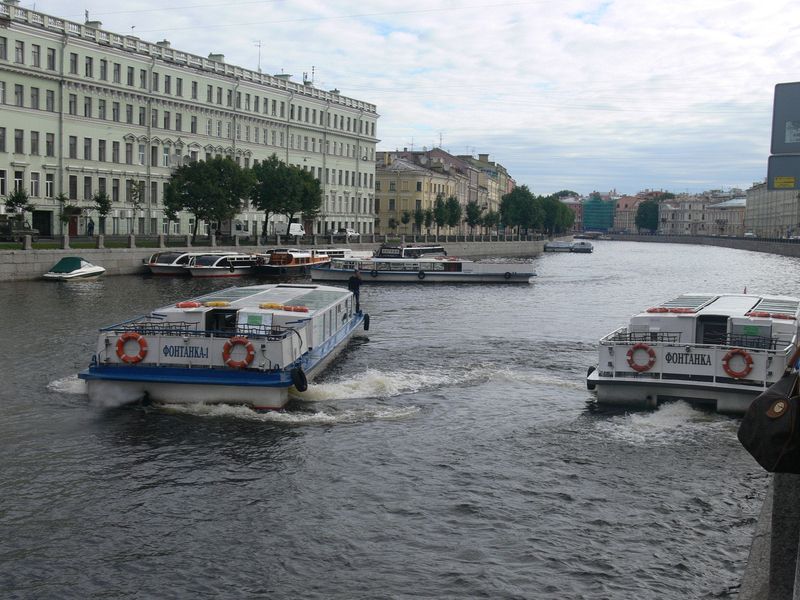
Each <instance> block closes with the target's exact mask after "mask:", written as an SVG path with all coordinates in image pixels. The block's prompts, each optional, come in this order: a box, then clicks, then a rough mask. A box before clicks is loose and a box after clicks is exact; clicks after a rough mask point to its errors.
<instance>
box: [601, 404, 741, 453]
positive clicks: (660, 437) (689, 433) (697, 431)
mask: <svg viewBox="0 0 800 600" xmlns="http://www.w3.org/2000/svg"><path fill="white" fill-rule="evenodd" d="M731 423H732V421H731V419H729V418H728V417H725V416H722V415H719V414H714V413H710V412H706V411H702V410H698V409H696V408H693V407H692V406H691V405H690V404H687V403H686V402H681V401H679V402H670V403H668V404H663V405H661V406H660V407H659V408H658V409H657V410H655V411H652V412H642V413H628V414H624V415H617V416H614V417H611V418H610V419H608V420H604V421H599V422H598V423H597V425H596V429H597V431H599V432H600V433H601V434H603V435H604V436H607V437H609V438H611V439H614V440H617V441H620V442H623V443H625V444H629V445H631V446H648V447H651V446H674V445H676V444H685V443H687V442H689V441H691V440H694V439H698V438H702V437H704V436H706V435H707V434H708V433H709V429H729V428H731V427H732V425H731Z"/></svg>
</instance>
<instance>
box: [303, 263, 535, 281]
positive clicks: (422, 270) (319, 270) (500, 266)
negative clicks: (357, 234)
mask: <svg viewBox="0 0 800 600" xmlns="http://www.w3.org/2000/svg"><path fill="white" fill-rule="evenodd" d="M356 270H358V271H360V272H361V273H362V276H363V281H364V283H403V282H405V283H412V282H415V283H529V282H530V278H531V277H533V276H534V275H536V273H534V271H533V265H532V264H531V263H530V262H518V263H495V262H485V263H478V262H473V261H471V260H464V259H459V258H455V257H447V256H428V257H427V258H362V259H358V258H334V259H333V260H332V261H331V264H330V265H329V266H325V267H314V268H313V269H311V279H312V280H313V281H342V282H344V281H347V280H348V279H350V277H351V276H352V275H353V273H354V272H355V271H356Z"/></svg>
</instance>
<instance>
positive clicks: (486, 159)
mask: <svg viewBox="0 0 800 600" xmlns="http://www.w3.org/2000/svg"><path fill="white" fill-rule="evenodd" d="M478 160H479V161H481V162H487V163H488V162H489V155H488V154H478Z"/></svg>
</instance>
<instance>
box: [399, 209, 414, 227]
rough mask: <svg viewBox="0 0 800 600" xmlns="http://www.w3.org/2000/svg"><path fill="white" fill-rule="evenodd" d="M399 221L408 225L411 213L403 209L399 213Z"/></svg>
mask: <svg viewBox="0 0 800 600" xmlns="http://www.w3.org/2000/svg"><path fill="white" fill-rule="evenodd" d="M400 222H401V223H402V224H403V225H408V224H409V223H410V222H411V213H410V212H408V211H407V210H404V211H403V213H402V214H401V215H400Z"/></svg>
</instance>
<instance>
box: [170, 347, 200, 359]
mask: <svg viewBox="0 0 800 600" xmlns="http://www.w3.org/2000/svg"><path fill="white" fill-rule="evenodd" d="M164 356H170V357H172V358H208V348H203V347H202V346H178V345H175V346H164Z"/></svg>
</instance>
